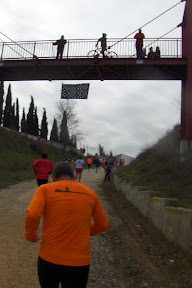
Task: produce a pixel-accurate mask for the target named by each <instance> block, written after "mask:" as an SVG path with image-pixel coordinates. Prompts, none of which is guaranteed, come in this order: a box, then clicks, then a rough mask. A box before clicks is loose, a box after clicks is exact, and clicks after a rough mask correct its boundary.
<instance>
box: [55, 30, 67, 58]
mask: <svg viewBox="0 0 192 288" xmlns="http://www.w3.org/2000/svg"><path fill="white" fill-rule="evenodd" d="M66 43H67V40H66V39H64V35H62V36H61V39H59V40H57V41H56V42H53V45H57V56H56V59H58V58H59V57H60V59H62V57H63V51H64V47H65V44H66Z"/></svg>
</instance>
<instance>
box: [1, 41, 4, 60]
mask: <svg viewBox="0 0 192 288" xmlns="http://www.w3.org/2000/svg"><path fill="white" fill-rule="evenodd" d="M4 46H5V44H4V42H3V47H2V51H1V61H2V58H3V50H4Z"/></svg>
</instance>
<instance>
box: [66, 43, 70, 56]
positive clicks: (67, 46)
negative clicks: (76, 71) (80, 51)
mask: <svg viewBox="0 0 192 288" xmlns="http://www.w3.org/2000/svg"><path fill="white" fill-rule="evenodd" d="M69 43H70V42H69V41H68V42H67V59H68V57H69Z"/></svg>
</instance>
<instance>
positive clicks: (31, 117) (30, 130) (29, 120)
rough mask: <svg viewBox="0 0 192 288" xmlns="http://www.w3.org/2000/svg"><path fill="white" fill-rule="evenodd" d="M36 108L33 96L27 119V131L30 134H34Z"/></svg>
mask: <svg viewBox="0 0 192 288" xmlns="http://www.w3.org/2000/svg"><path fill="white" fill-rule="evenodd" d="M34 109H35V106H34V100H33V96H31V103H30V105H29V111H28V114H27V120H26V127H27V131H26V132H27V133H28V134H31V135H34V134H33V131H34V127H33V126H34V115H33V114H34Z"/></svg>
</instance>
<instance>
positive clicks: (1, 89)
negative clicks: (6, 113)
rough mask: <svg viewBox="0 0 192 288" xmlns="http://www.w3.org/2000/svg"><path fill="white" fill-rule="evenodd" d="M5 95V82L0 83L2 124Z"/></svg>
mask: <svg viewBox="0 0 192 288" xmlns="http://www.w3.org/2000/svg"><path fill="white" fill-rule="evenodd" d="M3 96H4V82H3V81H1V83H0V125H1V123H2V118H3V117H2V116H3Z"/></svg>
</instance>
